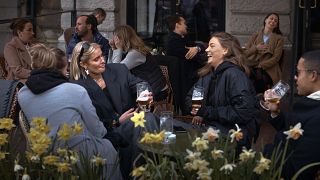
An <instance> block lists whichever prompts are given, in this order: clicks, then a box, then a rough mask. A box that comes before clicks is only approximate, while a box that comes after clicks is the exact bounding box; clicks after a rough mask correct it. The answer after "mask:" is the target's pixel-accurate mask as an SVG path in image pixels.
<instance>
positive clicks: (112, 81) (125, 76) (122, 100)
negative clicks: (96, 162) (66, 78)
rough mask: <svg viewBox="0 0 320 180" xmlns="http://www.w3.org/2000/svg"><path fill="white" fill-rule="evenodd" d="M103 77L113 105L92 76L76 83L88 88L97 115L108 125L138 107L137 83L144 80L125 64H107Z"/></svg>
mask: <svg viewBox="0 0 320 180" xmlns="http://www.w3.org/2000/svg"><path fill="white" fill-rule="evenodd" d="M103 79H104V81H105V83H106V86H107V89H108V91H109V93H110V98H111V101H112V104H113V106H112V104H111V102H110V101H109V100H108V98H107V97H106V96H105V94H104V92H103V90H102V89H101V88H100V87H99V85H98V84H97V83H95V81H94V80H93V79H92V78H91V77H90V76H88V77H87V78H86V79H81V80H77V81H75V83H77V84H79V85H81V86H83V87H84V88H85V89H86V90H87V92H88V94H89V96H90V98H91V100H92V104H93V105H94V107H95V108H96V111H97V115H98V116H99V118H100V119H101V121H103V122H104V124H105V126H106V125H110V123H111V122H112V120H114V119H115V118H117V117H116V116H119V115H121V114H123V113H124V112H125V111H127V110H128V109H130V108H134V107H136V102H135V100H136V84H137V83H139V82H142V80H141V79H139V78H137V77H135V76H134V75H132V74H131V73H130V71H129V70H128V69H127V67H126V66H125V65H123V64H108V65H106V70H105V72H104V73H103Z"/></svg>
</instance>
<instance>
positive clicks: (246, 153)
mask: <svg viewBox="0 0 320 180" xmlns="http://www.w3.org/2000/svg"><path fill="white" fill-rule="evenodd" d="M255 154H256V153H255V152H254V151H253V150H252V149H250V150H247V149H246V148H243V149H242V153H241V154H240V155H239V159H240V161H242V162H245V161H248V160H249V159H253V158H254V156H255Z"/></svg>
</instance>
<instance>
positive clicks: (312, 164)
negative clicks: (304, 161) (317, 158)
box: [291, 162, 320, 180]
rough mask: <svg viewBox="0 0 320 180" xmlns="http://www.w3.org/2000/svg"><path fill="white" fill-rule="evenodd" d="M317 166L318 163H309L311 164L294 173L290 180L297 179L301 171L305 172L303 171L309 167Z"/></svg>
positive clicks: (319, 163)
mask: <svg viewBox="0 0 320 180" xmlns="http://www.w3.org/2000/svg"><path fill="white" fill-rule="evenodd" d="M318 165H320V162H316V163H311V164H308V165H305V166H303V167H302V168H301V169H299V171H298V172H296V173H295V174H294V176H293V177H292V179H291V180H296V179H297V178H298V176H299V175H300V174H301V173H302V172H303V171H305V170H306V169H308V168H311V167H313V166H318Z"/></svg>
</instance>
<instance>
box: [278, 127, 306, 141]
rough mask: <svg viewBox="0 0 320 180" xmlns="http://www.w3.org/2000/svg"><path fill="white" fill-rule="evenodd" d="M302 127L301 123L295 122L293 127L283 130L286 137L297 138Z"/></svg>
mask: <svg viewBox="0 0 320 180" xmlns="http://www.w3.org/2000/svg"><path fill="white" fill-rule="evenodd" d="M303 131H304V130H303V129H301V123H298V124H296V125H295V126H294V127H293V128H291V129H290V130H288V131H285V132H283V133H284V134H286V135H287V139H290V138H291V139H294V140H297V139H298V138H299V137H300V136H302V134H303Z"/></svg>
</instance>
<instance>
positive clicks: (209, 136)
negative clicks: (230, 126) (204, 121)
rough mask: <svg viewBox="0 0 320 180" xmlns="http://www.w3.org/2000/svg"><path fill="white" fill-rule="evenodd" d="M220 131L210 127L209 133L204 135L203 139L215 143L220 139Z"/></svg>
mask: <svg viewBox="0 0 320 180" xmlns="http://www.w3.org/2000/svg"><path fill="white" fill-rule="evenodd" d="M219 133H220V130H215V129H213V128H212V127H209V129H208V130H207V132H205V133H202V138H203V139H207V140H208V141H209V142H214V141H215V140H216V139H218V138H219Z"/></svg>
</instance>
